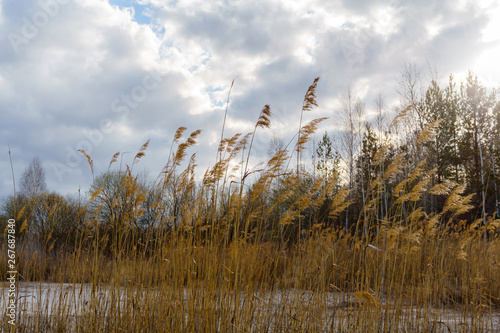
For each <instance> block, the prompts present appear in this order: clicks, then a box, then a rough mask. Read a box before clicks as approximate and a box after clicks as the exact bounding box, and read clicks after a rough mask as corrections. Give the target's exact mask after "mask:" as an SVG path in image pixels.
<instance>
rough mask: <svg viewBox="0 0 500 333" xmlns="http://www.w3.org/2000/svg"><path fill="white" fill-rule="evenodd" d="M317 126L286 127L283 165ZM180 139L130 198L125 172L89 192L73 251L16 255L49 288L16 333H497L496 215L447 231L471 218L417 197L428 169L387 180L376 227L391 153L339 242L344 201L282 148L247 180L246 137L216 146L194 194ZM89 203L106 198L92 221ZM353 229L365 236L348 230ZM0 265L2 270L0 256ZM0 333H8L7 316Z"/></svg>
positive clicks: (453, 205) (191, 139)
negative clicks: (390, 194) (115, 187)
mask: <svg viewBox="0 0 500 333" xmlns="http://www.w3.org/2000/svg"><path fill="white" fill-rule="evenodd" d="M316 82H317V80H315V83H314V87H313V86H311V87H312V88H309V90H308V94H306V99H305V102H304V103H305V104H304V105H306V109H307V110H309V109H310V108H312V106H313V105H315V101H314V99H313V97H314V89H315V84H316ZM311 89H312V91H311ZM311 100H312V101H313V102H314V103H313V102H311ZM270 119H271V112H270V108H269V107H268V106H266V107H264V109H263V111H262V112H261V115H260V116H259V118H258V121H257V124H256V126H255V130H256V129H257V128H258V127H262V128H266V127H269V125H270ZM321 120H322V119H319V120H316V121H313V122H310V123H309V124H307V125H305V126H304V127H302V128H301V129H300V131H299V133H300V136H298V142H297V144H296V148H295V149H294V150H292V154H293V153H299V152H300V151H301V150H303V148H304V145H305V143H306V142H307V140H308V139H309V138H310V136H311V134H312V133H313V132H314V130H315V129H316V127H317V124H318V123H319V122H320V121H321ZM432 126H436V124H432ZM433 128H434V127H430V128H429V129H428V130H427V131H425V132H424V134H425V136H426V137H425V138H422V139H421V140H422V141H425V140H427V139H428V138H427V136H431V135H432V134H433ZM185 130H186V128H184V127H181V128H179V130H178V131H177V132H176V133H175V137H174V140H173V146H172V151H171V155H170V156H171V157H170V159H169V161H168V163H167V165H166V166H165V168H164V170H163V172H162V174H161V177H159V178H158V180H157V183H156V184H155V186H154V187H153V188H152V189H149V190H146V189H144V188H143V187H141V186H140V184H139V182H138V178H137V176H134V175H133V173H132V171H131V170H127V171H126V172H122V173H120V174H119V175H120V178H119V180H120V186H119V188H120V189H121V192H120V193H121V195H120V197H116V198H114V197H111V198H109V197H106V195H108V194H106V189H105V188H104V187H103V186H100V187H98V188H95V189H94V190H95V191H94V193H92V194H91V196H90V202H89V205H88V209H89V212H88V213H87V214H85V216H84V221H83V223H82V227H81V228H80V229H79V231H78V234H77V235H76V237H75V238H76V240H77V241H76V244H75V245H74V246H72V247H68V248H62V249H60V250H58V252H57V253H56V254H53V253H52V254H50V252H48V253H45V252H40V251H33V250H32V249H29V248H28V247H26V248H21V249H20V250H19V253H18V254H19V263H20V264H19V268H18V270H19V272H20V276H21V277H22V279H23V280H24V281H45V282H54V283H56V284H59V286H61V287H60V289H57V288H56V289H57V290H59V292H57V290H56V292H55V294H54V296H52V298H51V300H50V301H45V303H44V302H43V301H42V300H41V299H40V300H39V301H38V302H31V303H30V302H28V303H26V302H27V301H26V298H22V299H20V301H19V302H20V303H19V304H21V305H22V304H23V301H24V302H25V303H26V304H25V305H24V306H25V307H29V306H30V305H31V306H34V309H32V310H29V309H26V311H20V312H19V313H18V320H19V324H18V327H17V330H18V331H19V332H32V331H44V332H66V331H77V332H197V331H202V332H215V331H221V332H238V331H245V332H271V331H276V332H294V331H300V332H326V331H344V332H347V331H358V332H439V331H443V332H445V331H454V332H462V331H463V332H465V331H467V332H488V331H490V332H493V331H495V329H498V327H499V325H500V323H499V314H498V313H499V312H498V311H499V308H500V265H499V262H500V240H499V237H498V228H499V220H494V219H492V218H490V219H489V220H488V223H487V225H484V226H483V225H482V224H481V223H479V222H476V223H472V224H471V223H465V222H464V221H461V220H460V215H461V214H462V213H464V212H466V211H467V210H468V209H470V205H469V201H470V198H469V197H464V196H462V193H463V187H462V186H457V185H456V184H444V185H440V186H434V187H432V188H429V177H430V176H431V175H432V173H433V172H434V171H433V170H427V171H426V170H425V169H424V167H423V165H424V164H421V165H419V166H418V167H417V168H415V170H412V171H411V172H409V173H408V175H409V176H408V177H407V178H406V179H403V180H400V181H398V184H396V186H395V190H394V195H395V197H396V199H395V200H394V201H393V203H392V204H391V206H390V207H389V209H388V211H386V212H385V213H384V215H383V216H381V215H380V210H379V209H378V207H380V206H381V205H382V203H383V202H382V200H383V197H382V196H381V193H383V190H384V188H385V186H387V185H388V184H389V183H390V182H391V181H392V182H394V181H395V180H396V179H400V178H401V175H402V170H403V169H404V168H403V164H404V163H405V161H404V159H403V158H402V156H397V157H396V158H395V159H394V160H393V161H392V162H391V163H389V166H388V168H387V170H386V172H385V173H384V174H381V175H379V177H377V178H376V179H375V180H374V181H373V182H372V183H371V184H370V186H369V194H368V196H367V197H369V198H371V199H370V200H368V201H367V203H366V205H365V207H363V219H359V220H358V221H357V224H356V225H353V227H352V232H351V233H349V234H345V233H344V231H343V228H342V227H340V225H342V223H343V222H340V223H336V221H337V219H340V216H341V215H342V213H343V211H344V210H345V209H346V207H347V206H348V204H349V203H348V202H347V201H346V200H347V198H348V197H349V196H348V191H347V190H346V189H345V188H342V189H340V190H336V189H335V187H334V186H333V185H332V184H333V183H334V182H335V180H325V179H312V180H311V177H310V176H309V177H308V175H307V174H304V173H303V174H297V173H294V172H290V171H289V170H287V167H286V166H287V165H288V163H289V161H290V160H291V159H292V156H291V155H290V154H289V153H288V151H286V150H280V151H278V152H277V153H276V154H275V156H273V157H272V158H271V159H270V160H269V161H268V163H267V164H266V165H265V166H263V167H262V169H260V170H257V171H255V170H254V171H250V170H249V169H248V161H249V156H250V153H251V145H252V141H253V138H254V135H255V130H254V132H253V133H249V134H248V135H241V134H237V135H235V136H233V137H232V138H227V139H224V138H223V139H222V140H221V143H220V145H219V150H218V156H219V157H218V159H217V162H216V164H215V165H214V166H213V167H212V168H210V169H209V170H207V172H206V173H205V175H204V178H203V181H202V183H201V184H198V183H197V182H195V177H194V166H195V158H194V156H192V157H191V159H190V160H189V162H188V163H187V167H186V168H185V169H184V170H182V171H179V170H178V168H179V167H180V166H181V165H182V162H183V161H184V160H185V158H186V157H187V156H188V155H187V153H188V149H189V148H190V147H191V146H193V145H195V144H196V140H197V137H198V135H199V134H200V131H194V132H193V133H192V134H191V135H189V136H187V138H185V141H184V142H181V139H182V138H183V133H184V132H185ZM249 140H250V148H249V149H248V150H247V149H246V145H247V143H248V142H249ZM179 142H181V143H179ZM147 144H148V143H146V144H144V145H143V146H142V147H141V149H140V151H139V152H138V154H137V155H136V157H135V159H134V162H135V161H136V160H138V159H140V158H141V157H143V156H144V154H145V153H146V149H147ZM384 151H385V149H384V148H383V149H381V152H380V153H379V154H377V155H376V158H377V163H378V162H380V160H381V159H384V158H385V157H383V156H384ZM84 154H85V156H87V158H88V161H89V164H90V166H91V168H92V167H93V161H92V159H91V158H90V156H88V155H87V154H86V153H84ZM244 154H247V155H246V156H245V155H244ZM381 156H382V157H381ZM117 157H118V155H115V156H113V158H112V160H111V163H110V166H111V164H112V163H113V162H115V161H116V160H117ZM388 162H389V161H388ZM243 163H244V165H243ZM234 165H236V167H234ZM92 170H93V168H92ZM242 170H243V172H242ZM250 174H251V175H253V176H254V178H255V180H252V181H251V182H250V181H249V178H248V176H249V175H250ZM398 177H400V178H398ZM308 180H311V181H309V182H308ZM151 193H152V194H153V197H155V196H154V195H156V197H155V198H156V201H155V202H153V203H152V204H151V203H150V204H149V205H148V206H147V207H148V209H149V210H148V214H149V216H150V217H151V219H152V221H154V222H153V223H150V224H149V225H147V226H146V227H138V225H137V221H138V219H140V218H141V217H142V216H144V215H145V214H146V211H145V203H146V202H147V200H148V198H150V197H151V195H152V194H151ZM167 194H170V195H171V196H168V195H167ZM425 195H440V196H447V200H446V204H445V207H444V209H443V210H442V211H441V212H435V213H433V214H430V215H428V214H426V213H425V212H424V210H423V209H422V207H423V200H422V198H423V196H425ZM103 198H104V199H106V200H107V201H106V202H111V204H110V206H109V207H111V208H109V207H108V208H109V214H108V215H106V219H104V208H105V207H104V203H103V201H99V200H102V199H103ZM166 198H167V199H168V200H173V199H172V198H177V199H176V200H175V202H174V203H172V202H171V201H168V202H167V201H166ZM360 216H361V215H360ZM337 226H339V227H337ZM365 228H367V229H368V230H370V232H369V234H368V235H365V234H364V233H363V234H362V233H361V232H360V231H361V230H365ZM486 230H489V235H490V236H489V238H488V239H485V238H484V234H485V232H486ZM0 267H1V271H2V272H5V271H6V270H7V269H6V256H5V255H2V256H0ZM62 283H69V285H63V284H62ZM52 286H54V285H52ZM40 287H41V285H40ZM71 297H73V298H71ZM72 299H73V301H71V300H72ZM2 302H5V298H3V299H2ZM33 304H34V305H33ZM21 308H22V306H21ZM1 325H2V329H3V330H4V331H9V330H10V326H9V325H8V324H7V321H6V320H4V321H3V322H2V324H1Z"/></svg>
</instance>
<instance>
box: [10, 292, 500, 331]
mask: <svg viewBox="0 0 500 333" xmlns="http://www.w3.org/2000/svg"><path fill="white" fill-rule="evenodd" d="M139 290H141V293H139V294H141V295H142V296H141V297H143V296H144V295H147V294H148V292H151V293H152V294H151V297H152V298H153V299H154V297H155V295H157V294H155V293H161V292H168V291H160V290H158V289H154V288H144V289H142V288H137V287H133V286H130V287H128V288H124V287H120V288H110V287H109V286H107V285H100V286H99V287H98V288H94V290H92V285H91V284H70V283H38V282H33V283H28V282H21V283H19V286H18V294H17V318H18V322H20V321H24V322H29V321H30V320H32V319H33V318H37V317H38V318H41V317H43V318H45V319H47V318H54V317H58V318H64V319H65V320H68V321H72V320H74V321H75V320H77V318H81V317H82V316H83V315H94V314H97V315H98V314H99V312H100V309H107V308H108V305H109V303H110V302H115V304H117V303H118V304H119V305H118V308H120V306H122V305H123V306H124V307H126V304H125V303H126V301H127V300H130V299H132V298H134V299H137V294H138V291H139ZM176 294H177V296H180V298H181V299H182V298H183V301H182V302H181V303H186V304H187V303H188V302H190V301H191V303H192V301H193V299H192V298H193V297H196V296H195V295H199V291H198V292H196V293H195V292H193V291H191V290H186V289H185V290H181V291H178V292H177V293H176ZM229 297H231V298H232V297H233V296H229ZM177 299H179V298H177ZM111 300H112V301H111ZM249 300H250V301H251V302H254V303H255V304H256V305H257V308H258V310H257V311H256V314H257V315H264V314H265V313H272V312H276V313H278V312H279V313H281V312H288V308H290V309H291V308H292V307H294V308H297V305H300V306H304V309H306V310H304V311H312V310H313V309H322V311H323V312H324V313H323V314H319V315H318V316H317V318H321V319H319V320H320V322H321V321H322V320H323V321H324V320H333V316H334V317H336V318H346V319H345V320H346V322H348V321H349V320H352V319H349V318H353V317H355V314H356V313H357V312H358V311H360V310H361V309H363V311H367V306H370V305H369V302H367V303H365V304H364V305H363V303H362V301H361V300H359V299H358V298H357V297H355V295H354V294H342V293H338V292H328V293H324V294H321V295H320V294H318V293H316V294H315V293H312V292H309V291H307V292H304V291H302V292H299V291H291V290H286V291H279V292H274V293H272V294H271V293H270V292H265V293H253V294H252V295H242V297H241V298H240V301H239V302H240V304H241V306H243V303H242V302H248V301H249ZM7 304H8V284H6V283H2V285H1V298H0V309H6V306H7ZM228 304H231V302H229V303H228ZM367 304H368V305H367ZM361 305H363V306H361ZM129 306H130V305H129ZM181 308H182V306H181ZM307 309H309V310H307ZM373 310H374V312H375V309H373ZM368 311H369V309H368ZM383 311H384V312H385V315H389V316H391V317H393V316H394V315H395V314H394V313H395V312H394V310H392V309H391V306H390V304H384V310H383ZM379 313H382V312H379ZM399 316H401V317H400V318H401V320H399V325H401V324H404V325H407V324H408V325H409V326H410V327H420V328H422V327H424V326H422V322H423V321H426V323H427V324H426V325H429V329H430V330H431V331H433V332H468V331H471V330H470V329H469V328H471V327H482V328H483V329H479V330H477V329H475V330H474V331H481V332H499V331H500V314H499V312H498V311H495V312H490V311H489V310H488V309H484V311H483V312H482V313H480V314H479V315H478V314H476V316H470V315H467V314H463V313H461V312H460V311H458V310H452V309H417V308H414V307H413V308H412V307H405V308H404V309H403V310H402V311H401V312H400V313H399ZM329 318H332V319H329ZM187 320H188V317H187V314H186V321H187ZM335 320H337V321H338V320H339V319H335ZM342 320H343V319H342ZM406 327H408V326H406ZM250 331H254V330H253V329H250ZM417 331H419V330H418V329H417Z"/></svg>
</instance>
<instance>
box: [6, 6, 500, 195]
mask: <svg viewBox="0 0 500 333" xmlns="http://www.w3.org/2000/svg"><path fill="white" fill-rule="evenodd" d="M47 1H56V0H47ZM140 4H141V5H143V6H145V7H144V8H143V11H142V14H143V15H146V16H148V17H149V18H150V22H151V24H150V25H146V24H140V23H138V22H142V21H140V20H139V19H138V18H137V14H138V12H137V10H136V13H135V15H134V13H133V12H132V10H131V9H130V8H120V7H118V6H111V5H110V4H109V2H108V1H102V0H85V1H78V2H77V1H69V0H68V1H67V3H65V4H62V2H61V4H60V5H59V7H58V11H57V14H55V15H52V16H50V19H49V20H48V21H47V23H46V24H44V25H43V27H39V28H37V32H36V34H34V36H33V37H30V38H27V42H26V43H21V44H19V45H17V46H18V52H15V50H14V48H13V47H12V45H11V42H10V41H9V38H8V35H9V33H16V34H18V35H21V34H22V31H23V27H25V25H26V20H28V21H31V22H33V17H34V15H35V14H36V13H38V12H40V11H41V10H42V11H43V8H41V7H40V5H39V3H38V2H37V1H34V0H32V1H24V2H23V4H21V3H17V2H6V1H3V2H1V1H0V112H1V117H2V119H1V122H0V138H1V140H2V142H3V143H4V144H5V143H7V142H9V143H10V144H11V147H13V157H14V159H18V162H16V163H15V166H16V168H17V169H18V174H20V173H21V172H22V169H23V167H24V166H26V165H27V163H28V162H29V161H30V160H31V158H32V157H33V156H35V155H39V156H40V158H41V159H42V160H43V161H45V164H44V165H54V163H59V164H60V165H63V166H64V165H67V164H68V160H69V161H70V162H74V161H75V160H76V159H77V157H76V156H77V155H72V153H71V152H75V151H76V149H78V148H79V147H80V146H85V145H87V146H88V143H90V144H91V147H90V148H91V150H92V156H93V158H94V160H95V164H96V167H97V166H98V165H100V167H97V169H98V170H100V171H103V170H105V169H106V167H107V164H108V163H109V159H110V158H111V156H112V154H114V153H115V152H116V151H134V150H137V149H139V147H140V146H141V145H142V144H143V143H144V142H145V141H146V140H147V139H148V138H151V144H150V147H149V149H148V151H147V152H146V157H145V158H144V160H143V161H142V160H141V164H140V165H138V167H141V168H142V167H144V166H146V165H147V167H148V168H149V169H151V171H152V173H155V172H156V171H159V170H161V168H162V163H164V162H165V161H166V159H167V156H166V153H167V152H166V151H168V149H166V147H169V146H170V140H171V137H172V135H173V133H174V131H175V130H176V129H177V127H179V126H186V127H188V131H193V130H195V129H198V128H200V129H203V130H204V131H203V133H202V135H201V136H200V145H199V146H198V147H196V148H195V149H194V150H193V152H194V151H197V152H198V162H199V164H200V165H201V166H202V167H206V166H208V165H209V164H210V163H211V162H213V156H215V153H214V149H215V146H216V143H217V140H218V138H219V136H220V129H221V126H222V119H223V115H224V109H225V106H226V98H227V94H228V90H229V86H230V84H231V81H232V80H233V79H234V78H235V77H236V76H238V75H239V76H238V78H237V79H236V81H235V85H234V87H233V90H232V92H231V99H230V104H229V115H228V120H227V121H228V123H227V127H226V134H227V135H232V134H234V133H236V132H243V133H246V132H248V131H250V130H252V128H253V124H254V122H255V120H256V118H257V116H258V114H259V112H260V110H261V109H262V107H263V106H264V104H270V105H271V110H272V111H273V113H274V115H273V117H272V123H273V125H272V126H273V127H272V130H271V131H267V132H264V131H260V132H259V133H258V138H257V139H256V147H255V152H260V153H262V154H265V152H266V150H267V147H266V145H267V140H268V139H269V138H270V137H272V135H273V131H275V132H278V133H279V134H280V136H281V137H282V138H283V139H284V141H286V142H288V140H289V139H290V138H291V137H292V136H293V135H294V133H295V132H296V131H297V127H298V117H299V115H300V108H301V106H302V98H303V96H304V93H305V91H306V90H307V88H308V86H309V85H310V84H311V83H312V81H313V79H314V77H316V76H321V80H320V82H319V85H318V93H317V95H318V103H319V108H318V109H316V110H314V111H313V112H311V113H308V114H307V115H306V119H304V122H306V121H308V120H310V119H312V118H314V117H319V116H323V115H326V116H330V117H332V120H330V122H328V123H325V127H324V128H333V127H334V126H333V125H332V123H334V121H335V119H336V118H335V117H336V115H335V111H336V110H338V108H339V106H338V105H339V103H338V102H339V98H340V96H341V93H342V92H343V91H344V90H345V88H346V87H347V85H349V84H351V85H352V87H354V88H355V89H356V90H357V91H356V93H357V94H358V95H359V96H364V97H365V101H366V103H367V107H369V106H370V105H371V103H372V102H373V99H374V97H375V96H376V95H377V94H379V93H385V94H389V95H390V96H389V98H388V99H392V98H394V96H395V94H394V85H395V78H396V77H397V75H398V73H399V70H400V68H401V65H402V62H403V59H406V60H410V61H415V62H417V63H418V64H421V65H424V66H425V65H426V63H427V61H430V62H431V63H436V65H437V66H438V68H440V69H441V70H442V71H444V73H445V76H446V75H447V74H448V73H449V72H454V73H455V72H461V71H466V70H467V69H468V68H470V67H471V66H474V67H475V69H477V70H478V71H480V72H482V73H487V74H490V76H492V77H491V79H490V81H492V82H494V81H497V82H498V75H499V73H498V72H494V71H491V70H490V69H489V68H488V67H490V64H493V62H494V61H495V59H498V57H499V55H500V50H499V48H498V46H497V45H496V44H494V43H495V42H496V41H497V39H496V38H497V37H498V36H497V34H496V31H498V27H497V22H499V19H498V6H496V7H495V8H496V9H494V8H493V5H494V2H491V1H490V2H489V3H488V2H483V3H480V4H478V5H475V2H471V1H464V2H463V4H462V5H461V6H456V2H452V1H443V2H439V3H436V2H434V1H424V2H422V4H420V3H419V5H417V4H416V3H406V2H405V3H403V2H398V1H384V0H378V1H361V0H359V1H334V2H332V1H329V2H325V1H320V0H318V1H280V0H273V1H253V2H248V1H232V0H225V1H223V0H221V1H197V0H192V1H178V2H176V1H170V2H168V3H167V2H165V1H159V0H141V2H140ZM132 8H133V7H132ZM492 9H494V10H492ZM136 20H137V21H136ZM21 36H22V35H21ZM152 73H161V74H162V79H161V82H158V85H155V87H154V88H152V89H145V84H144V80H145V78H146V77H147V76H148V75H152ZM479 74H481V73H479ZM146 81H147V79H146ZM148 82H149V81H148ZM150 83H151V84H152V83H153V81H151V82H150ZM146 86H150V87H152V85H148V84H147V82H146ZM141 94H142V95H141ZM134 96H135V97H134ZM115 111H116V112H115ZM106 122H107V124H108V125H109V128H108V127H107V126H104V125H103V124H105V123H106ZM320 131H322V130H320ZM99 132H100V133H101V135H102V138H100V136H99V135H98V133H99ZM89 133H93V134H94V135H93V136H92V135H89ZM99 138H100V139H99ZM70 151H71V152H70ZM135 152H136V151H134V152H133V153H130V154H127V155H125V156H124V163H128V164H130V163H131V161H132V158H133V155H134V154H135ZM257 160H259V157H258V156H257V155H256V157H255V161H257ZM79 161H80V163H79V164H78V165H77V166H76V167H74V168H70V171H68V172H67V173H65V174H64V175H63V176H62V179H63V181H62V182H61V181H60V180H61V178H60V177H59V176H60V175H57V174H56V173H54V172H53V171H50V172H47V173H48V180H49V187H50V188H52V189H54V190H57V191H73V192H74V191H75V189H76V188H78V185H79V184H88V182H89V179H88V178H89V177H88V169H87V168H88V166H87V165H86V164H85V163H86V162H85V161H84V160H83V158H82V157H81V156H80V159H79ZM6 163H7V162H6V161H5V159H2V161H1V162H0V167H1V168H2V170H8V165H7V164H6ZM51 163H52V164H51ZM2 175H3V176H2V178H1V179H0V181H1V184H2V185H3V187H2V188H9V187H10V185H9V181H10V178H9V175H8V174H7V173H5V172H4V173H3V174H2ZM6 192H7V191H5V192H3V193H0V194H5V193H6Z"/></svg>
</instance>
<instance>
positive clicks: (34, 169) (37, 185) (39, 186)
mask: <svg viewBox="0 0 500 333" xmlns="http://www.w3.org/2000/svg"><path fill="white" fill-rule="evenodd" d="M20 187H21V194H23V195H25V196H26V197H27V198H33V197H35V196H36V195H37V194H41V193H44V192H47V183H46V182H45V171H44V170H43V167H42V163H41V162H40V159H39V158H38V157H35V158H33V160H32V161H31V163H30V165H29V166H28V167H27V168H26V169H25V170H24V173H23V175H22V177H21V181H20Z"/></svg>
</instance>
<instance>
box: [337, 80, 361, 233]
mask: <svg viewBox="0 0 500 333" xmlns="http://www.w3.org/2000/svg"><path fill="white" fill-rule="evenodd" d="M363 111H364V104H363V103H362V102H361V101H360V100H359V99H357V98H356V97H355V96H353V93H352V91H351V89H350V88H348V89H347V91H346V94H345V97H344V101H343V103H342V111H341V120H342V123H343V125H344V129H343V131H342V132H341V140H340V143H341V148H342V153H341V156H342V159H343V160H344V163H345V165H346V167H347V177H348V186H349V191H350V190H351V189H352V182H353V173H354V164H355V158H356V154H357V152H358V150H359V143H360V140H359V132H358V131H359V129H360V126H359V125H358V123H359V122H360V121H361V116H362V114H363ZM348 200H350V195H349V196H348ZM345 228H346V231H347V230H348V229H349V208H347V209H346V221H345Z"/></svg>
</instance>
